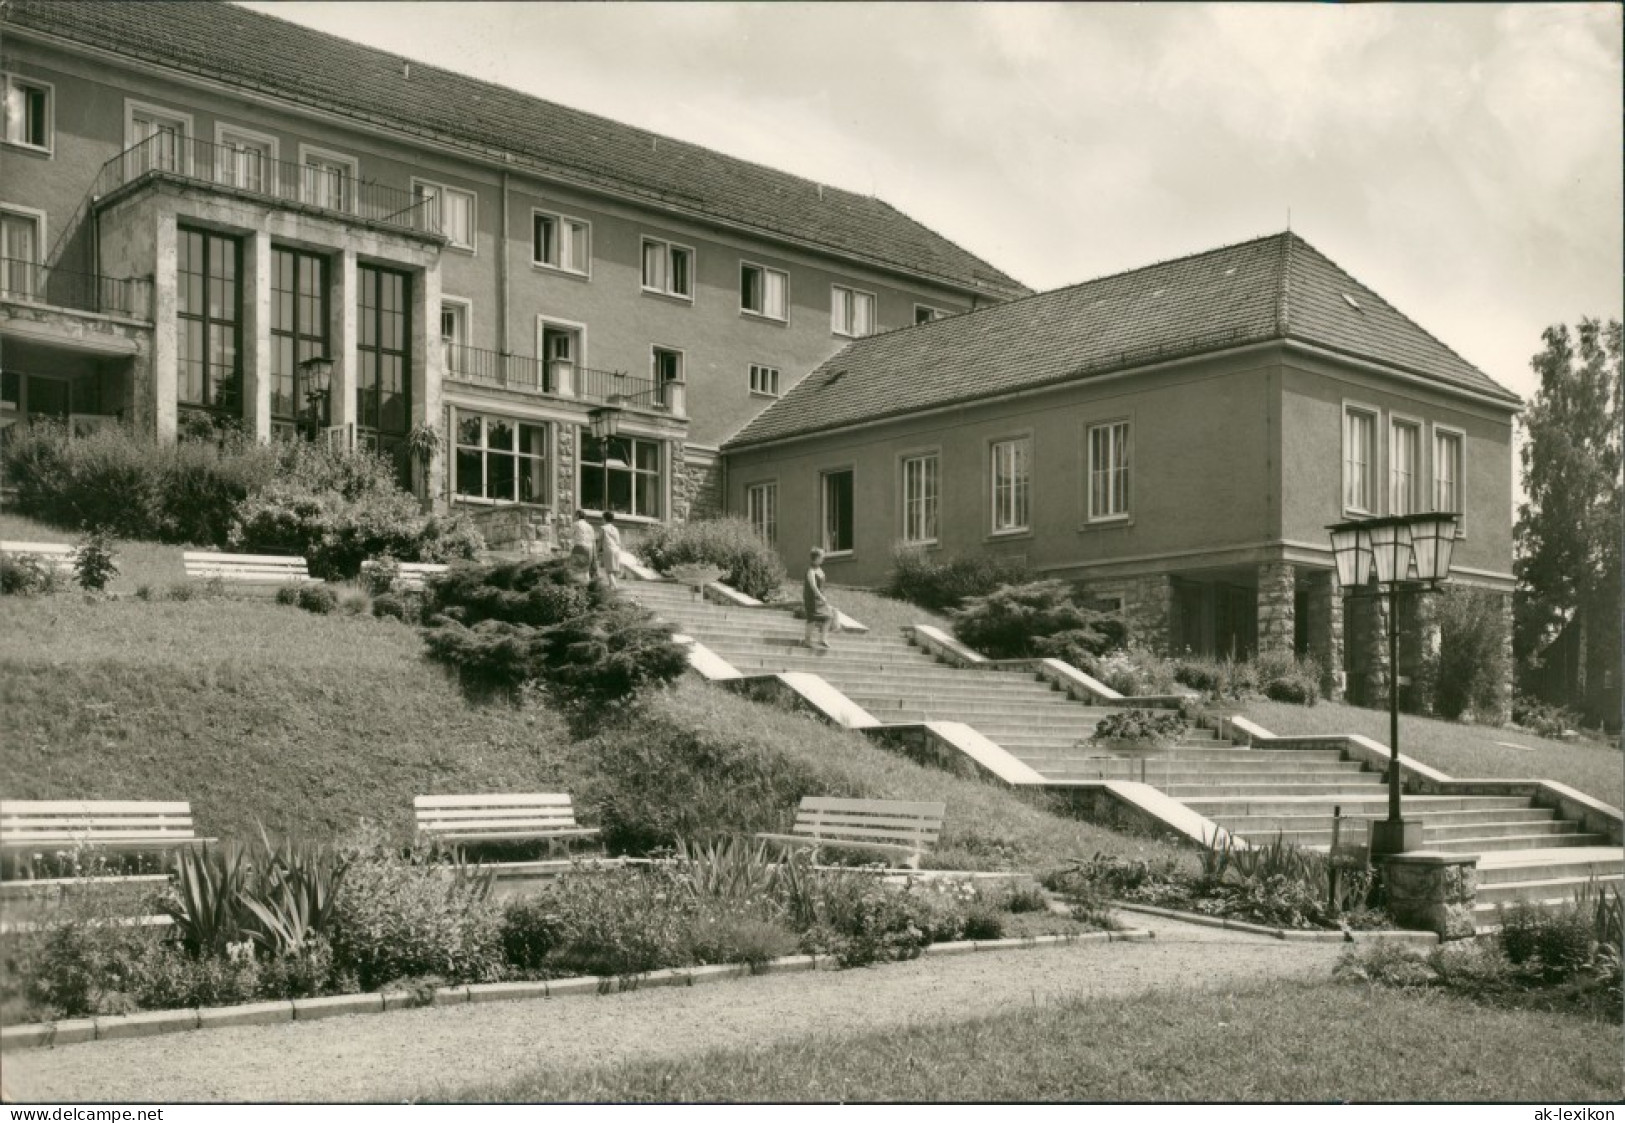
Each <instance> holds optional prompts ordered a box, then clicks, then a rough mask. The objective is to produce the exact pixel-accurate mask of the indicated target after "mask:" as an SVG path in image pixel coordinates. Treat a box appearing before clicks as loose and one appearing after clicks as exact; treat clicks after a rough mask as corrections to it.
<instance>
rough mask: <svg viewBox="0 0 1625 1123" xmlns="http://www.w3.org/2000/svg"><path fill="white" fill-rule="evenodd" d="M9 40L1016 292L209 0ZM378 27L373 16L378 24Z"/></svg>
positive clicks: (783, 187) (778, 195)
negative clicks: (60, 45) (221, 87)
mask: <svg viewBox="0 0 1625 1123" xmlns="http://www.w3.org/2000/svg"><path fill="white" fill-rule="evenodd" d="M0 11H3V14H4V21H5V22H6V23H7V24H11V25H13V26H15V27H21V28H29V29H32V30H35V31H40V32H45V33H49V34H53V35H57V36H61V37H63V38H66V39H69V40H72V41H74V42H78V43H83V44H86V45H89V46H92V47H100V48H103V49H106V50H109V51H114V52H117V53H118V54H120V55H123V56H126V57H129V58H135V59H141V60H144V61H147V62H151V63H157V64H159V65H162V66H167V67H174V68H176V69H178V70H181V71H186V72H189V73H192V74H196V75H200V76H204V77H208V78H211V79H213V80H216V81H219V82H223V83H226V84H228V85H232V86H238V87H243V88H247V89H252V90H255V91H258V92H262V93H268V94H272V95H275V96H276V97H279V98H285V99H287V100H288V101H290V102H296V103H299V104H301V105H306V106H311V107H315V108H319V109H323V110H326V111H328V112H333V113H338V114H341V115H345V116H348V117H351V118H354V119H356V120H358V121H361V122H366V123H370V124H373V125H382V126H387V127H390V128H394V129H400V130H404V131H407V132H411V133H415V134H417V135H420V136H426V137H432V138H435V139H437V140H439V141H442V142H445V143H449V144H453V145H458V146H461V147H463V148H465V149H467V150H470V151H477V152H480V153H482V154H485V155H487V156H490V155H495V156H497V157H498V158H501V157H502V156H503V155H504V154H511V155H512V156H513V157H514V159H515V166H516V167H526V168H529V169H532V170H534V171H536V172H538V173H540V174H543V175H551V176H557V177H561V178H563V179H566V180H568V181H572V182H576V183H580V184H584V185H587V186H590V187H598V188H601V189H606V190H610V191H614V192H618V193H625V194H630V195H632V196H634V197H637V198H639V199H642V200H645V201H647V202H648V203H649V204H651V205H654V206H657V207H665V208H671V209H673V210H676V211H679V212H682V213H686V214H689V215H692V216H696V217H699V218H701V219H706V218H709V219H713V220H717V221H721V222H724V223H728V224H733V225H739V226H743V227H746V228H749V229H751V230H754V231H757V232H760V233H762V234H765V235H767V236H769V237H779V238H783V239H787V240H790V241H792V242H799V243H803V244H810V245H812V246H815V247H818V248H821V249H823V250H825V251H827V252H831V253H834V254H837V255H839V256H842V257H845V258H847V259H849V260H855V261H861V262H865V263H869V264H872V265H877V266H880V267H882V268H886V269H893V270H902V271H904V272H908V273H913V274H918V275H922V276H924V277H927V278H930V279H933V280H936V281H938V282H940V283H943V284H945V285H947V286H949V287H953V288H958V289H961V290H965V291H968V292H975V293H980V294H983V295H986V296H989V297H992V298H995V299H1004V298H1008V297H1012V296H1022V295H1026V294H1027V293H1029V292H1031V291H1032V290H1030V289H1028V288H1027V287H1026V286H1025V285H1022V284H1021V283H1020V282H1019V281H1016V280H1014V279H1012V278H1011V277H1009V276H1008V275H1006V274H1005V273H1003V272H1001V271H1000V270H998V269H996V268H994V267H993V266H992V265H989V264H988V263H987V262H985V261H982V260H981V259H980V258H978V257H976V256H975V255H974V254H971V253H969V252H967V251H966V250H964V249H962V248H960V247H959V246H957V245H955V244H954V243H953V242H951V241H949V240H948V239H946V238H944V237H943V236H941V235H940V234H937V233H935V232H934V231H932V230H929V229H927V228H926V227H924V226H922V225H921V224H920V223H918V222H916V221H914V220H913V219H912V218H909V217H908V216H907V215H905V214H903V213H902V212H901V211H898V210H897V209H896V208H894V207H892V206H890V205H889V204H887V203H885V202H883V201H881V200H880V199H876V198H873V197H870V196H865V195H857V194H854V193H852V192H849V191H842V190H839V189H837V188H834V187H826V186H821V185H819V184H817V183H814V182H812V181H811V180H806V179H802V178H800V177H798V176H793V175H790V174H788V173H786V172H781V171H777V170H775V169H773V168H768V167H763V166H761V165H759V164H753V163H750V162H748V161H745V160H739V159H735V158H733V157H731V156H725V155H723V154H722V153H720V152H714V151H712V150H710V149H708V148H702V147H700V146H699V145H695V144H688V143H685V142H683V141H680V140H673V139H671V138H669V137H664V136H660V135H658V134H656V133H652V132H648V131H646V130H643V129H638V128H633V127H632V126H630V125H623V124H621V123H619V122H617V121H611V120H608V119H607V118H604V117H599V116H596V115H594V114H591V113H584V112H581V111H580V110H576V109H570V108H567V107H565V106H562V105H558V104H555V103H553V102H549V101H544V100H543V99H541V98H537V97H533V96H531V95H529V94H523V93H520V92H518V91H516V90H511V89H507V88H505V87H503V86H498V85H493V84H491V83H489V82H482V81H479V80H477V79H474V78H470V77H467V76H465V75H462V74H457V73H453V72H452V71H449V70H442V69H439V68H438V67H434V66H429V65H428V64H426V63H422V62H418V61H414V60H408V59H404V58H402V57H401V56H399V55H394V54H390V53H388V52H386V51H380V50H376V49H374V48H372V47H366V46H363V45H361V44H359V43H354V42H351V41H349V40H347V39H341V38H338V37H336V36H332V35H328V34H325V33H323V32H320V31H315V30H312V29H310V28H306V27H301V26H299V25H298V24H294V23H289V22H287V21H285V20H281V19H276V18H274V17H271V16H267V15H262V14H261V13H258V12H253V11H249V10H248V9H246V8H239V7H237V6H235V5H232V4H226V3H222V2H219V0H178V2H177V0H163V2H159V0H154V2H140V3H136V2H131V0H125V2H112V0H91V2H78V0H12V2H11V3H8V4H6V5H4V6H3V8H0ZM380 18H383V16H382V12H381V13H380Z"/></svg>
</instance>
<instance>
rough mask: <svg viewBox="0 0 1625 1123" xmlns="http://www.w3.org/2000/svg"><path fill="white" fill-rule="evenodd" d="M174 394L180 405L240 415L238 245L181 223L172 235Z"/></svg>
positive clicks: (217, 235) (239, 273) (239, 271)
mask: <svg viewBox="0 0 1625 1123" xmlns="http://www.w3.org/2000/svg"><path fill="white" fill-rule="evenodd" d="M177 242H178V246H177V249H178V251H179V260H178V263H177V273H178V286H177V290H178V291H177V293H176V318H177V320H178V323H177V325H176V326H177V331H176V336H177V339H176V344H177V348H176V350H177V354H176V359H177V362H176V366H177V372H176V396H177V398H178V400H179V402H180V404H181V406H182V407H189V408H192V409H202V410H208V411H210V412H212V413H216V414H218V415H220V416H222V417H227V418H232V419H239V418H241V417H242V415H243V353H242V320H243V286H242V246H241V245H240V244H239V243H238V241H237V239H235V238H228V237H226V236H225V235H223V234H214V233H211V232H209V231H207V230H192V229H188V228H186V227H182V228H181V229H180V231H179V235H178V238H177Z"/></svg>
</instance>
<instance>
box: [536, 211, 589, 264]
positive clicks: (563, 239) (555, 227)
mask: <svg viewBox="0 0 1625 1123" xmlns="http://www.w3.org/2000/svg"><path fill="white" fill-rule="evenodd" d="M533 214H534V230H533V238H532V243H533V244H532V246H531V261H532V262H534V263H535V264H537V265H545V266H547V267H548V268H550V269H561V270H563V271H564V272H566V273H580V274H581V275H583V276H585V275H586V274H587V266H588V264H589V263H590V262H591V260H592V227H591V225H589V224H588V223H585V222H583V221H581V220H580V219H578V218H567V217H566V216H564V215H558V214H543V213H541V212H540V211H536V212H533Z"/></svg>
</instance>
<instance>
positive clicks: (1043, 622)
mask: <svg viewBox="0 0 1625 1123" xmlns="http://www.w3.org/2000/svg"><path fill="white" fill-rule="evenodd" d="M953 621H954V634H955V635H956V636H958V637H959V639H960V640H962V641H963V642H965V643H967V644H969V645H970V646H972V647H974V648H976V649H977V650H978V651H980V652H982V653H983V654H984V655H987V656H990V657H992V658H994V659H1021V658H1029V657H1033V656H1038V655H1051V654H1054V653H1055V651H1056V650H1057V649H1064V650H1067V651H1069V652H1073V653H1077V652H1084V653H1086V654H1087V655H1089V656H1091V657H1092V656H1096V655H1102V654H1105V653H1106V652H1107V651H1111V650H1113V649H1115V648H1118V647H1121V646H1122V645H1123V642H1124V641H1125V640H1126V638H1127V629H1126V628H1125V627H1124V625H1123V623H1122V621H1121V619H1119V618H1118V617H1116V616H1114V615H1111V614H1108V613H1103V612H1095V611H1094V610H1092V609H1087V608H1084V607H1082V606H1081V605H1079V604H1078V603H1077V602H1076V601H1075V600H1074V599H1073V597H1072V590H1071V587H1070V586H1068V585H1067V584H1066V583H1065V582H1064V581H1034V582H1031V583H1029V584H1026V585H1007V586H1004V587H1001V588H999V589H997V590H995V591H994V592H992V593H988V594H987V595H985V596H975V597H970V598H969V599H968V600H967V601H966V602H965V606H964V607H963V608H961V609H958V610H956V611H955V612H954V613H953Z"/></svg>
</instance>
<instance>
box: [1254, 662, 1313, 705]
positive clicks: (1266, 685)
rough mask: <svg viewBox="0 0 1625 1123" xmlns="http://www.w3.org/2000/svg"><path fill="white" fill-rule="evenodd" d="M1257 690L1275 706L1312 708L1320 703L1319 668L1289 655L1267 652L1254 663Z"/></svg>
mask: <svg viewBox="0 0 1625 1123" xmlns="http://www.w3.org/2000/svg"><path fill="white" fill-rule="evenodd" d="M1253 667H1254V670H1255V674H1256V675H1257V681H1258V689H1260V690H1262V691H1263V693H1264V697H1266V698H1268V699H1270V700H1271V701H1274V702H1291V703H1293V704H1296V705H1299V706H1313V705H1314V704H1315V703H1316V702H1318V701H1319V700H1320V667H1319V665H1318V664H1317V663H1316V662H1315V661H1314V660H1313V659H1310V658H1300V657H1299V656H1297V655H1294V654H1293V653H1292V652H1290V651H1266V652H1263V653H1262V654H1260V655H1259V656H1258V657H1257V658H1256V659H1254V660H1253Z"/></svg>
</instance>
